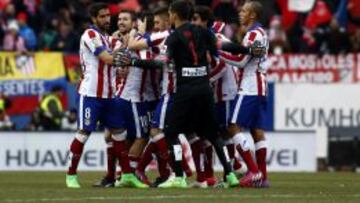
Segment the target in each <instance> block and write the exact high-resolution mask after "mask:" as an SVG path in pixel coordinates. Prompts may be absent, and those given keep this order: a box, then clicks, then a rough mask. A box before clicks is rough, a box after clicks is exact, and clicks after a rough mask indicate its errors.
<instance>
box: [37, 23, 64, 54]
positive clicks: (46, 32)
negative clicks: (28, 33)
mask: <svg viewBox="0 0 360 203" xmlns="http://www.w3.org/2000/svg"><path fill="white" fill-rule="evenodd" d="M58 24H59V21H58V19H57V18H53V19H51V20H50V21H48V22H47V23H46V24H45V26H44V28H43V31H42V32H41V33H40V36H39V50H44V51H49V50H50V49H51V45H52V44H53V42H54V40H55V37H56V29H55V27H57V26H58Z"/></svg>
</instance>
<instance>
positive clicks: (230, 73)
mask: <svg viewBox="0 0 360 203" xmlns="http://www.w3.org/2000/svg"><path fill="white" fill-rule="evenodd" d="M215 25H216V24H215ZM213 27H214V26H213ZM214 30H215V31H218V30H217V29H214ZM215 35H216V38H217V39H218V40H220V41H226V42H230V40H229V39H228V38H226V37H225V36H224V35H223V34H221V33H216V34H215ZM212 65H213V64H212ZM213 66H215V67H213V68H212V69H211V71H210V82H211V83H213V84H214V96H215V101H216V102H220V101H230V100H232V99H234V98H235V96H236V94H237V92H238V81H237V68H236V67H234V66H233V65H230V64H228V63H225V61H224V60H223V59H220V60H219V61H218V62H215V63H214V65H213Z"/></svg>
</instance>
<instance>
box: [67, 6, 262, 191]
mask: <svg viewBox="0 0 360 203" xmlns="http://www.w3.org/2000/svg"><path fill="white" fill-rule="evenodd" d="M101 10H104V9H100V10H98V11H97V12H96V13H95V12H93V13H91V14H92V19H93V23H94V24H95V26H94V27H95V28H92V29H93V30H91V29H90V30H86V31H85V33H84V35H83V38H84V39H83V38H82V41H81V43H82V44H83V47H82V48H81V51H80V55H81V57H83V55H86V56H87V57H88V58H90V59H91V60H93V61H94V59H95V60H98V62H97V63H98V65H96V67H97V68H93V69H95V70H92V73H93V75H92V76H91V77H95V79H90V80H91V81H94V80H96V81H97V82H102V83H103V84H102V85H100V87H101V88H104V86H105V87H107V90H102V91H103V92H101V93H102V94H101V95H100V94H99V91H100V90H98V89H97V90H96V92H97V94H96V96H95V94H94V95H91V94H90V95H89V93H88V92H84V89H86V90H89V89H91V88H89V87H86V88H84V85H83V84H82V83H81V84H80V90H79V93H80V94H81V98H80V103H79V105H80V106H79V108H80V110H81V109H82V108H84V98H83V97H85V98H87V97H89V96H91V97H95V99H93V100H95V101H96V102H98V103H99V101H101V102H102V100H103V99H104V98H103V97H104V95H106V96H105V98H106V99H107V100H109V104H110V102H113V103H111V104H110V105H111V106H108V105H106V104H105V105H104V107H102V106H101V105H93V106H96V108H99V106H100V109H96V110H92V109H91V110H90V111H92V112H96V113H98V115H96V114H95V118H94V116H93V117H92V119H93V120H94V121H93V120H90V121H93V122H97V121H98V120H99V121H101V122H102V123H103V124H104V125H105V126H106V127H107V128H108V129H109V130H110V133H111V134H112V142H113V143H114V144H113V146H114V156H115V157H116V159H117V160H118V161H119V163H120V166H121V168H122V172H123V174H122V177H121V178H122V179H123V180H119V182H121V185H124V186H134V187H138V188H145V187H147V186H146V185H143V184H142V183H141V182H139V179H140V180H141V181H143V182H145V183H147V184H149V182H147V178H146V176H145V168H146V165H147V164H148V163H149V162H150V161H151V159H152V153H154V154H155V155H156V157H157V160H158V164H159V166H160V168H159V169H160V179H159V180H157V183H156V184H155V186H159V187H162V188H167V187H180V188H182V187H186V186H187V184H186V182H185V178H184V176H183V169H184V166H185V167H186V164H185V165H184V162H183V154H182V149H181V145H179V142H178V139H177V136H178V135H179V134H180V133H193V132H195V133H196V135H198V136H201V137H202V138H203V140H204V142H201V143H202V145H203V146H202V145H197V146H200V148H202V150H197V154H196V153H195V154H193V155H194V161H195V165H196V166H197V167H196V169H197V170H196V171H197V174H198V178H199V175H200V177H202V178H201V181H200V187H202V185H201V182H202V181H206V183H205V184H206V185H208V182H209V180H208V179H209V178H210V180H211V178H213V171H212V146H211V145H210V144H204V143H206V142H208V143H211V144H212V145H213V146H215V151H216V153H217V155H218V156H219V158H220V161H221V163H222V164H223V166H224V170H225V173H224V181H225V185H226V186H230V187H234V186H236V185H238V184H239V182H238V180H237V178H236V177H235V175H234V173H233V172H232V171H233V169H234V168H235V167H234V166H232V165H234V161H236V160H235V159H234V154H235V152H234V146H235V149H236V150H237V151H238V152H239V154H240V155H241V157H242V159H243V160H244V162H245V164H246V165H247V168H248V170H249V171H248V172H247V173H246V174H245V176H244V177H243V178H242V179H241V180H240V185H241V186H243V187H268V186H269V183H268V180H267V172H266V160H265V158H266V143H265V136H264V131H263V130H262V123H263V121H262V119H263V114H264V110H265V105H266V92H267V90H266V89H267V84H266V80H265V74H266V68H265V66H264V61H265V60H266V53H264V52H265V51H267V46H268V40H267V36H266V33H265V31H264V30H263V29H262V28H261V26H260V24H259V23H257V19H258V18H259V15H260V13H261V4H259V3H258V2H256V1H252V2H246V3H245V4H244V6H243V7H242V9H241V11H240V21H241V24H242V25H243V26H245V27H246V29H247V33H246V35H245V37H244V39H243V42H242V45H238V44H234V43H232V42H230V41H229V40H227V39H225V38H224V37H223V36H222V35H221V34H220V31H221V29H219V27H218V26H220V28H222V27H223V24H214V26H213V28H214V29H215V32H217V33H218V34H217V36H216V37H217V38H218V39H217V40H216V38H215V35H214V34H213V33H211V31H210V30H209V29H207V28H201V27H199V26H194V25H191V24H190V23H189V22H190V19H191V18H192V16H193V6H192V5H191V4H190V3H188V2H186V1H175V2H174V3H172V4H171V6H170V9H169V13H170V19H169V21H170V22H171V23H173V25H175V28H176V29H175V30H174V31H170V30H169V23H168V22H166V19H167V17H166V16H167V15H166V13H165V11H164V10H162V11H158V12H157V13H155V25H156V24H157V23H167V24H166V25H163V26H162V27H161V25H157V26H155V28H157V29H158V30H159V32H152V31H149V30H147V32H145V33H136V34H135V33H132V34H130V36H129V37H126V40H127V41H126V45H125V47H126V48H127V49H126V50H124V49H122V50H121V51H119V53H118V52H117V51H114V47H115V46H111V42H112V41H114V42H115V41H116V40H113V39H111V38H110V37H108V36H106V35H105V34H103V33H105V31H106V29H104V30H103V31H101V25H99V24H100V23H99V22H97V21H96V20H97V18H98V17H99V15H100V13H101V12H103V11H101ZM105 10H106V9H105ZM90 11H91V10H90ZM100 17H101V15H100ZM157 19H158V20H157ZM164 19H165V20H164ZM105 24H106V23H105ZM105 27H106V26H105ZM97 29H99V30H100V31H98V30H97ZM95 31H96V32H95ZM89 32H90V33H92V32H95V34H98V35H99V36H100V37H99V39H98V40H91V39H92V36H93V34H89ZM84 36H85V37H84ZM95 36H96V35H95ZM89 37H90V42H88V43H87V41H86V40H87V38H89ZM93 38H94V37H93ZM216 41H217V42H216ZM90 43H93V44H94V45H93V44H90ZM116 43H119V44H120V46H121V44H122V45H123V47H124V42H123V41H120V40H119V42H116ZM88 44H90V45H88ZM88 46H94V48H93V49H91V48H92V47H88ZM104 47H105V48H104ZM118 47H119V46H118ZM217 48H221V50H219V51H218V50H217ZM82 49H83V50H82ZM84 50H85V51H84ZM104 50H106V51H104ZM129 50H130V51H129ZM259 50H260V51H259ZM264 50H265V51H264ZM99 52H100V53H99ZM103 52H104V53H103ZM112 52H115V54H114V55H115V57H112V56H111V54H108V53H112ZM142 52H143V53H144V54H141V53H142ZM84 53H85V54H84ZM133 53H136V54H133ZM104 55H105V56H104ZM90 56H91V57H90ZM218 56H220V59H219V58H218ZM97 57H98V58H97ZM101 57H104V58H101ZM105 57H106V58H105ZM88 58H86V59H84V58H82V65H83V70H85V75H84V76H85V78H86V70H88V69H86V64H87V63H89V62H90V61H91V60H90V59H88ZM211 58H212V59H211ZM106 60H107V62H105V61H106ZM114 61H115V62H114ZM104 62H105V63H104ZM208 62H210V64H212V70H211V71H210V72H209V68H207V67H209V66H208V65H207V64H208ZM112 66H119V67H129V69H128V70H126V71H124V72H125V74H129V73H130V75H127V76H126V77H125V84H126V83H127V84H129V83H130V82H131V83H133V82H134V81H138V80H142V79H144V83H140V86H139V91H140V94H139V96H140V98H137V99H136V100H135V99H133V98H132V95H135V94H136V93H135V92H132V89H131V88H128V89H127V90H126V91H127V94H124V93H123V92H120V95H123V96H120V99H121V101H122V102H119V101H117V102H114V101H113V99H112V97H113V96H114V93H113V91H115V90H116V78H115V67H112ZM104 67H105V68H107V69H106V70H103V69H104ZM138 68H142V70H141V69H138ZM158 68H161V70H162V93H163V94H162V95H163V96H162V97H161V99H160V102H159V104H158V106H157V108H156V110H155V118H154V119H152V126H151V127H152V129H151V131H150V137H151V138H150V142H149V143H148V145H147V148H146V149H145V152H144V153H143V154H142V156H141V157H142V159H141V160H140V162H139V165H138V166H135V167H130V160H129V156H128V153H129V152H128V148H127V146H126V145H127V143H126V139H127V137H128V135H127V132H131V131H129V126H127V125H126V120H124V119H118V121H119V120H120V121H122V123H121V122H120V123H119V124H116V121H114V123H113V118H109V119H108V118H106V117H107V116H108V115H107V113H105V112H109V111H111V113H109V114H110V115H109V117H111V116H115V117H116V116H119V115H124V109H126V108H130V107H131V108H132V112H133V114H134V112H136V113H138V111H141V112H143V111H144V112H145V111H146V110H145V109H144V110H141V109H139V106H136V105H137V102H143V98H142V97H141V93H142V91H143V92H144V91H145V90H146V89H151V88H150V86H154V85H153V84H154V83H152V82H151V80H149V83H146V80H145V79H146V77H147V76H146V75H145V76H144V72H145V73H146V72H148V73H150V72H154V73H156V69H158ZM100 69H101V71H100ZM122 69H123V68H122ZM136 69H137V72H141V73H142V74H140V75H139V77H140V78H139V77H136V78H134V77H131V73H132V72H133V73H135V72H136ZM154 69H155V70H154ZM104 71H105V72H104ZM95 72H96V74H97V76H95ZM104 76H107V77H108V78H105V79H102V80H101V79H99V77H104ZM88 77H89V73H88ZM209 79H210V81H212V82H215V95H216V96H217V98H218V105H217V106H218V107H217V108H218V117H224V118H218V120H220V121H222V122H221V124H222V127H223V128H222V131H219V128H218V125H217V121H216V115H217V114H216V111H215V104H214V103H213V102H214V100H213V99H212V97H213V96H212V95H213V91H212V90H211V89H209V88H210V86H209ZM129 80H131V81H129ZM85 81H89V79H87V80H86V79H85ZM105 83H106V84H105ZM81 85H82V86H83V87H82V89H83V90H82V91H81ZM87 85H88V86H90V82H88V84H87ZM91 85H93V84H91ZM98 86H99V85H98ZM175 87H176V92H175ZM98 88H99V87H98ZM122 88H126V86H123V87H122ZM153 90H154V92H156V90H155V89H153ZM120 91H124V89H121V90H120ZM223 91H225V93H223ZM226 91H228V92H226ZM236 91H238V94H237V96H236V97H235V98H234V100H233V101H231V100H232V99H233V97H234V96H235V94H236ZM104 92H106V93H104ZM207 93H211V94H207ZM227 94H229V95H228V96H227ZM126 95H128V96H126ZM224 95H225V96H224ZM150 97H151V96H150ZM230 97H231V98H230ZM127 98H128V99H127ZM154 99H155V97H154ZM87 100H89V99H88V98H87ZM87 100H85V101H87ZM110 100H111V101H110ZM134 101H135V103H134ZM85 103H86V104H88V103H90V105H89V106H87V107H86V108H87V109H89V108H90V107H92V108H94V107H93V106H91V105H92V103H91V102H85ZM127 106H129V107H127ZM108 107H110V108H111V110H109V109H108ZM144 108H145V107H144ZM134 110H135V111H134ZM117 111H118V113H116V112H117ZM79 112H80V113H79V129H80V130H79V132H78V133H77V135H76V137H75V139H74V141H73V143H72V145H71V149H70V151H71V152H72V155H73V156H72V162H71V163H72V164H71V166H70V168H69V171H68V175H67V181H66V183H67V186H68V187H80V185H79V183H78V180H77V175H76V168H77V164H78V162H79V159H80V156H81V153H82V148H83V145H84V143H85V141H86V140H87V138H88V135H89V134H90V132H91V131H92V130H94V129H93V128H94V127H92V128H89V129H85V130H84V127H83V126H84V125H86V126H89V125H90V124H89V118H90V117H89V116H88V117H86V116H85V117H84V116H83V115H81V112H82V111H79ZM93 114H94V113H93ZM116 114H118V115H116ZM196 114H199V115H196ZM144 116H145V113H144ZM123 117H124V116H123ZM140 117H141V116H140ZM84 118H85V121H84ZM136 119H137V118H136V117H135V120H134V123H135V125H139V122H141V121H142V120H144V119H147V118H145V117H144V119H142V118H141V119H140V120H139V121H136ZM228 119H229V120H228ZM223 120H224V121H223ZM81 121H82V122H83V123H82V122H81ZM90 123H91V122H90ZM124 123H125V124H124ZM145 123H146V122H145ZM140 127H141V129H139V130H142V129H144V126H140ZM244 128H248V129H249V130H250V133H251V135H252V137H253V139H254V142H255V149H256V161H254V160H253V158H252V156H251V153H250V148H249V141H248V140H246V137H245V136H244V135H243V134H242V131H243V130H244ZM139 130H137V129H136V126H135V135H136V138H146V135H144V136H143V134H144V133H141V132H140V131H139ZM220 134H221V135H223V137H222V138H224V139H225V140H226V142H227V143H228V145H229V146H227V148H226V147H225V145H224V141H223V139H222V138H221V137H220ZM224 134H226V136H224ZM79 146H80V147H79ZM135 148H136V149H139V148H140V149H142V148H143V147H135ZM196 149H197V147H192V151H193V153H194V150H196ZM168 150H170V154H169V153H168ZM206 150H208V151H209V152H211V153H207V154H206V158H205V159H204V158H202V159H201V153H205V152H206ZM141 151H142V150H141ZM139 153H140V154H141V152H136V154H137V156H139ZM229 155H230V157H229ZM195 156H197V158H196V159H195ZM74 157H75V158H74ZM209 160H210V161H209ZM200 162H203V163H200ZM230 162H231V164H230ZM235 163H237V162H235ZM168 165H170V166H171V168H172V169H173V171H174V172H175V176H170V173H171V171H170V170H169V168H168ZM201 165H205V166H207V168H206V167H205V169H204V168H203V167H202V169H201V167H200V166H201ZM135 169H136V170H135ZM185 169H186V168H185ZM135 171H136V175H137V177H136V176H135V175H134V172H135ZM185 171H186V170H185ZM201 173H203V174H201ZM123 177H125V178H123ZM138 178H139V179H138ZM164 181H165V182H164ZM210 182H211V181H210ZM203 184H204V183H203Z"/></svg>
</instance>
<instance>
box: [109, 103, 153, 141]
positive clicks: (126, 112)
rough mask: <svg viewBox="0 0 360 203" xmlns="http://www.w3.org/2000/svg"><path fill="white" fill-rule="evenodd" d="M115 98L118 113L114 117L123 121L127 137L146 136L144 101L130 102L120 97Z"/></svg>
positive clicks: (145, 107)
mask: <svg viewBox="0 0 360 203" xmlns="http://www.w3.org/2000/svg"><path fill="white" fill-rule="evenodd" d="M115 100H116V106H117V107H118V108H120V114H118V115H117V116H116V117H117V119H118V120H119V121H121V123H124V128H125V129H126V130H127V136H128V139H136V138H148V136H149V118H148V115H147V106H146V103H145V102H131V101H128V100H125V99H121V98H116V99H115ZM112 109H113V108H112ZM111 113H115V112H111Z"/></svg>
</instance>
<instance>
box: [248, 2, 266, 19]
mask: <svg viewBox="0 0 360 203" xmlns="http://www.w3.org/2000/svg"><path fill="white" fill-rule="evenodd" d="M246 3H250V5H251V9H252V11H253V12H254V13H255V15H256V18H257V19H259V18H260V16H261V13H262V10H263V6H262V4H261V3H260V2H259V1H253V0H252V1H246Z"/></svg>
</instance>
